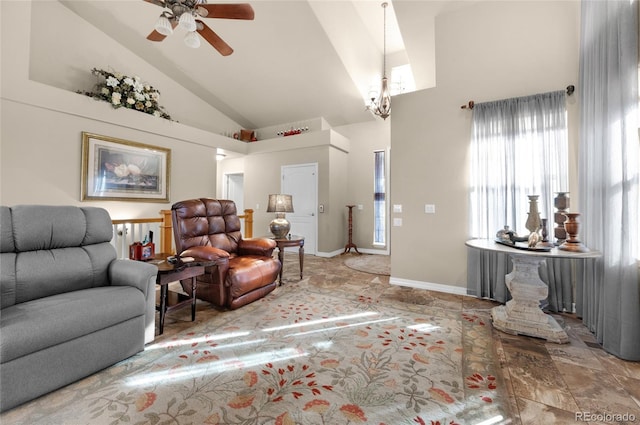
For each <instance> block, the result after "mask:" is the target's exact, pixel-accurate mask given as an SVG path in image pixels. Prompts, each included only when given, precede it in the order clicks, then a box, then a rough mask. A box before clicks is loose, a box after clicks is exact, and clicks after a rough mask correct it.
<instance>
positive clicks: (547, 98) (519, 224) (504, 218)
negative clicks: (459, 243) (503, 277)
mask: <svg viewBox="0 0 640 425" xmlns="http://www.w3.org/2000/svg"><path fill="white" fill-rule="evenodd" d="M566 116H567V111H566V105H565V92H564V91H558V92H552V93H545V94H539V95H533V96H527V97H520V98H515V99H506V100H500V101H495V102H487V103H480V104H476V105H475V107H474V110H473V127H472V140H471V155H470V157H471V164H470V170H471V172H470V178H471V181H470V188H471V193H470V208H471V210H470V212H469V217H470V233H471V234H470V236H471V237H473V238H493V237H495V234H496V232H497V231H498V230H500V229H502V228H503V227H504V226H505V225H507V226H509V227H510V228H511V229H512V230H515V231H516V232H517V233H518V234H520V235H526V234H527V233H528V231H527V229H526V228H525V222H526V220H527V212H528V210H529V203H528V198H527V195H539V196H540V197H539V211H540V217H541V218H547V219H548V224H547V230H548V232H549V235H553V230H552V229H553V226H554V220H553V218H554V206H553V198H554V196H555V193H556V192H569V187H568V172H567V168H568V163H569V162H568V140H567V118H566Z"/></svg>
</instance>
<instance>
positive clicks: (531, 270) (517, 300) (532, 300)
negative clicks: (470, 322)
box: [466, 239, 601, 344]
mask: <svg viewBox="0 0 640 425" xmlns="http://www.w3.org/2000/svg"><path fill="white" fill-rule="evenodd" d="M466 245H467V246H468V247H471V248H476V249H481V250H487V251H495V252H504V253H507V254H509V256H510V257H511V259H512V261H513V271H512V272H511V273H509V274H507V275H506V276H505V284H506V286H507V288H508V289H509V292H510V293H511V297H512V299H511V300H509V301H507V303H506V304H505V305H501V306H497V307H494V308H493V309H491V319H492V321H493V326H494V327H495V328H496V329H499V330H501V331H503V332H506V333H509V334H513V335H528V336H533V337H538V338H542V339H546V340H547V341H550V342H555V343H559V344H563V343H567V342H569V337H568V336H567V333H566V332H565V331H564V329H562V327H560V325H558V323H557V322H556V320H555V319H554V318H553V317H552V316H550V315H548V314H545V313H544V312H543V311H542V309H541V308H540V301H542V300H545V299H546V298H547V296H548V294H549V288H548V287H547V285H546V284H545V283H544V282H543V281H542V279H540V275H539V273H538V268H539V266H540V264H541V263H542V262H544V261H545V259H546V258H571V259H595V258H598V257H600V256H601V254H600V252H598V251H589V252H571V251H562V250H558V249H557V248H552V249H551V250H550V251H529V250H521V249H517V248H511V247H509V246H506V245H501V244H498V243H496V242H494V241H492V240H488V239H472V240H469V241H467V242H466Z"/></svg>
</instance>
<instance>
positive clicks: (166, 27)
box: [155, 15, 173, 35]
mask: <svg viewBox="0 0 640 425" xmlns="http://www.w3.org/2000/svg"><path fill="white" fill-rule="evenodd" d="M155 30H156V31H158V32H159V33H160V34H162V35H171V34H173V28H172V27H171V22H169V19H168V18H167V17H166V16H164V15H160V18H158V22H156V26H155Z"/></svg>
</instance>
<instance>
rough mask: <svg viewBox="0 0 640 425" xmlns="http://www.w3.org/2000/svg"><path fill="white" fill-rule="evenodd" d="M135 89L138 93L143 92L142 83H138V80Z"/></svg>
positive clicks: (134, 84)
mask: <svg viewBox="0 0 640 425" xmlns="http://www.w3.org/2000/svg"><path fill="white" fill-rule="evenodd" d="M133 89H134V90H135V91H137V92H141V91H142V89H143V86H142V83H141V82H140V81H137V80H136V81H135V82H134V83H133Z"/></svg>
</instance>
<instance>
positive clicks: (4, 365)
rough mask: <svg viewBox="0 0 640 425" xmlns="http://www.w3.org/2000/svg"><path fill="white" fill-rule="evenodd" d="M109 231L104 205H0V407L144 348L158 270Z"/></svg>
mask: <svg viewBox="0 0 640 425" xmlns="http://www.w3.org/2000/svg"><path fill="white" fill-rule="evenodd" d="M112 233H113V230H112V225H111V218H110V217H109V214H108V213H107V211H106V210H104V209H102V208H93V207H83V208H79V207H72V206H44V205H19V206H15V207H5V206H2V207H0V238H1V243H0V252H1V253H0V411H5V410H8V409H11V408H12V407H15V406H17V405H19V404H22V403H24V402H26V401H29V400H31V399H34V398H36V397H38V396H40V395H43V394H45V393H48V392H50V391H53V390H55V389H57V388H60V387H62V386H64V385H67V384H69V383H72V382H74V381H76V380H78V379H81V378H83V377H86V376H88V375H90V374H92V373H95V372H97V371H99V370H101V369H104V368H106V367H108V366H110V365H112V364H114V363H117V362H118V361H120V360H123V359H126V358H127V357H130V356H132V355H134V354H136V353H138V352H139V351H142V350H143V349H144V344H145V330H146V329H149V328H150V329H151V330H152V331H151V332H153V328H154V324H155V322H154V319H155V279H156V274H157V268H156V266H154V265H151V264H146V263H142V262H138V261H130V260H118V259H116V251H115V249H114V248H113V246H111V244H110V243H109V241H110V240H111V236H112Z"/></svg>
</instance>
